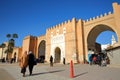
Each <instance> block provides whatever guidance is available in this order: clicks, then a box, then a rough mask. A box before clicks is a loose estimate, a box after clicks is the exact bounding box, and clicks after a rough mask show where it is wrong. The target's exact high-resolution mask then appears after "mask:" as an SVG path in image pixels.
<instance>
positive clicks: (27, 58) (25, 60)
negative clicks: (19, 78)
mask: <svg viewBox="0 0 120 80" xmlns="http://www.w3.org/2000/svg"><path fill="white" fill-rule="evenodd" d="M34 65H36V62H35V56H34V54H33V53H32V51H30V52H29V53H28V52H27V51H25V52H24V53H23V54H22V57H21V59H20V61H19V66H20V67H21V73H22V74H23V77H25V72H26V68H27V66H28V68H29V75H32V71H33V67H34Z"/></svg>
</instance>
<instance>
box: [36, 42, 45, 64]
mask: <svg viewBox="0 0 120 80" xmlns="http://www.w3.org/2000/svg"><path fill="white" fill-rule="evenodd" d="M45 50H46V41H45V40H42V41H41V42H40V44H39V47H38V58H39V61H40V62H41V63H44V60H45Z"/></svg>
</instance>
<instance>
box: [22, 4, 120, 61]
mask: <svg viewBox="0 0 120 80" xmlns="http://www.w3.org/2000/svg"><path fill="white" fill-rule="evenodd" d="M106 30H109V31H113V32H115V33H116V34H117V37H118V43H119V44H120V41H119V40H120V5H119V4H118V3H113V13H111V12H108V13H105V14H104V15H100V16H96V17H93V18H90V19H89V20H86V21H85V20H82V19H79V20H76V19H75V18H73V19H72V20H68V21H65V22H63V23H61V24H58V25H56V26H53V27H50V28H48V29H46V33H45V34H44V35H42V36H38V37H36V36H26V37H25V38H24V40H23V44H22V53H23V52H24V51H32V52H33V53H34V54H35V56H36V58H40V57H41V56H44V57H45V61H47V62H49V59H50V56H51V55H52V56H53V58H54V62H55V63H62V62H63V58H65V61H66V63H69V62H70V61H71V60H73V61H74V62H80V63H83V62H85V61H88V50H93V51H94V52H97V51H98V50H100V49H98V48H97V49H96V42H95V41H96V38H97V36H98V35H99V34H100V33H101V32H103V31H106Z"/></svg>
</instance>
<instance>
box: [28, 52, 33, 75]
mask: <svg viewBox="0 0 120 80" xmlns="http://www.w3.org/2000/svg"><path fill="white" fill-rule="evenodd" d="M34 60H35V56H34V54H33V53H32V51H30V52H29V54H28V67H29V73H30V74H29V75H32V71H33V67H34Z"/></svg>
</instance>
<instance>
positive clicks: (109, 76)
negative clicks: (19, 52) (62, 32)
mask: <svg viewBox="0 0 120 80" xmlns="http://www.w3.org/2000/svg"><path fill="white" fill-rule="evenodd" d="M69 75H70V66H69V65H62V64H54V66H53V67H50V66H49V64H37V65H36V66H35V67H34V70H33V75H32V76H29V72H28V68H27V72H26V77H22V74H21V73H20V67H19V66H18V64H17V63H15V64H8V63H0V80H120V67H100V66H97V65H93V66H90V65H88V64H75V65H74V78H70V76H69Z"/></svg>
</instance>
